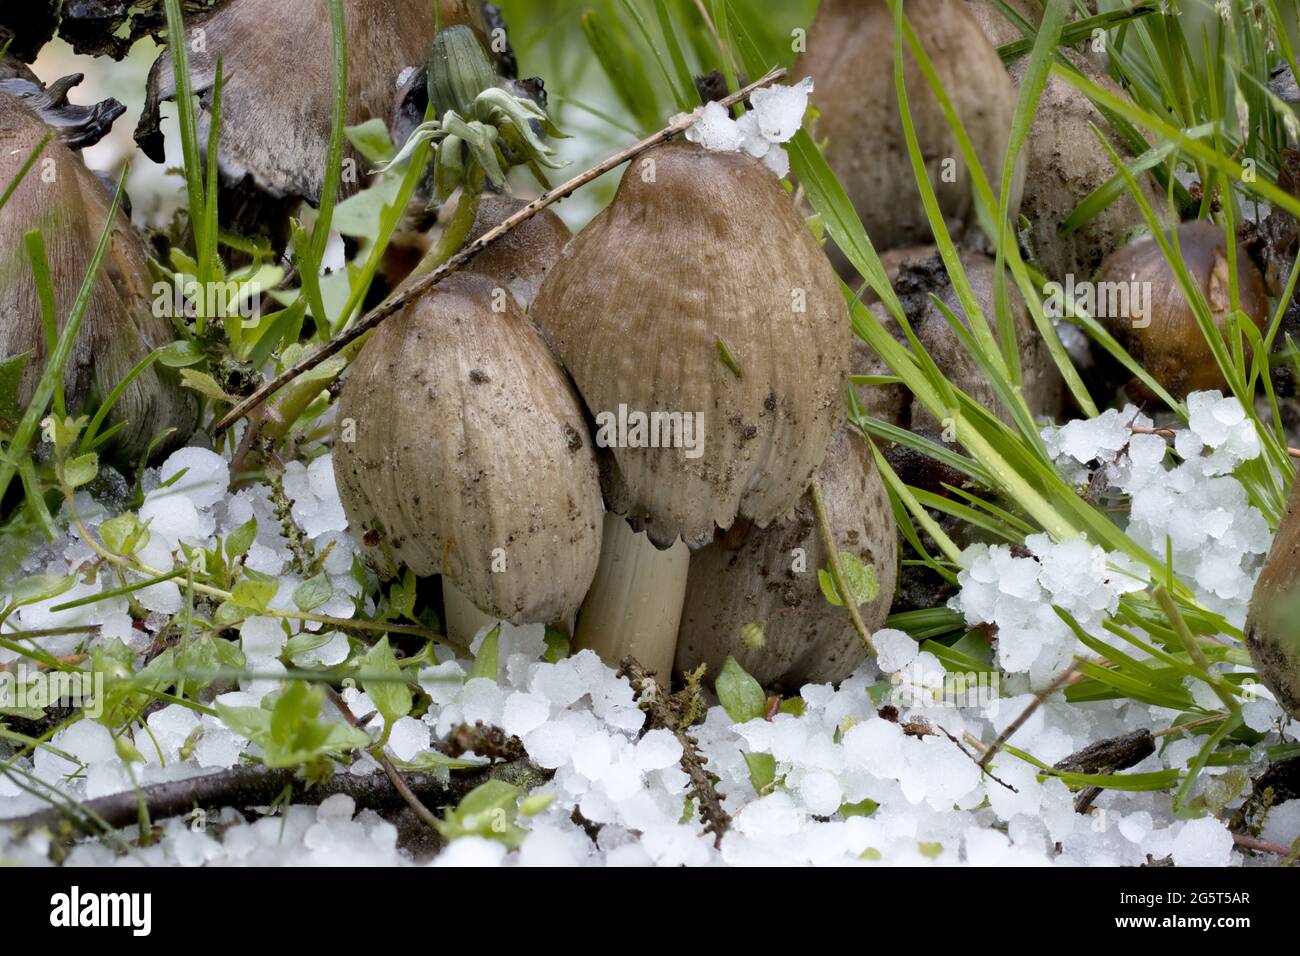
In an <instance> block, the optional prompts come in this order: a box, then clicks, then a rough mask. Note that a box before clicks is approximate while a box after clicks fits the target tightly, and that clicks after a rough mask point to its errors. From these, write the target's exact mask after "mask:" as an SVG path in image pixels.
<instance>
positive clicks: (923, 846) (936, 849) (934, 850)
mask: <svg viewBox="0 0 1300 956" xmlns="http://www.w3.org/2000/svg"><path fill="white" fill-rule="evenodd" d="M916 848H917V849H918V850H920V851H921V856H923V857H925V858H926V859H927V860H937V859H939V857H940V856H942V855H943V844H942V843H934V842H928V841H925V840H920V841H918V842H917V844H916Z"/></svg>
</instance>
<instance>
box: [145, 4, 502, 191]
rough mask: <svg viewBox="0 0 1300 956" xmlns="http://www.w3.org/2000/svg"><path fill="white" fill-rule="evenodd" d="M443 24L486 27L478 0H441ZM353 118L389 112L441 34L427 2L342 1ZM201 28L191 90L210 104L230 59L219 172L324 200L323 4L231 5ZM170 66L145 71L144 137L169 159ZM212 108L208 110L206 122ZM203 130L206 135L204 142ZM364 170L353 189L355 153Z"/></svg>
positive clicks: (329, 71) (326, 30)
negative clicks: (164, 126)
mask: <svg viewBox="0 0 1300 956" xmlns="http://www.w3.org/2000/svg"><path fill="white" fill-rule="evenodd" d="M439 4H440V5H441V8H442V21H441V22H442V25H443V26H444V27H446V26H450V25H452V24H454V23H464V24H468V25H472V26H475V27H478V28H479V29H481V30H483V31H484V35H485V36H486V27H485V25H484V21H483V19H482V11H481V9H480V8H479V6H478V4H476V3H474V2H472V0H439ZM344 12H345V15H346V21H347V34H348V107H347V122H348V124H349V125H353V124H356V123H360V122H362V121H364V120H366V119H368V118H370V117H374V116H380V117H384V118H385V119H386V118H387V116H388V112H389V108H390V107H391V105H392V100H393V95H394V92H395V90H396V89H397V81H398V78H399V76H400V74H401V72H402V70H403V69H404V68H406V67H408V66H411V65H414V64H417V63H421V62H423V60H424V57H425V55H426V54H427V52H428V47H429V43H430V42H431V41H432V39H433V35H434V32H435V24H436V21H435V18H436V15H437V13H438V6H437V5H435V4H434V3H433V2H431V0H346V2H345V4H344ZM187 29H188V30H189V33H190V35H191V36H193V35H196V31H199V30H202V31H203V34H202V38H203V43H202V49H198V50H196V49H194V46H195V45H196V44H193V43H192V44H191V49H190V51H189V54H188V55H189V62H190V74H191V76H192V78H193V86H194V89H195V92H197V93H200V94H203V96H204V102H205V105H206V103H207V100H208V98H209V97H210V95H211V89H212V86H213V83H214V81H215V75H216V61H217V56H218V55H220V56H221V58H222V75H223V82H222V98H221V99H222V102H221V115H222V123H221V145H220V159H221V170H222V174H223V176H224V177H225V178H226V179H227V180H234V181H239V180H242V179H244V178H245V176H249V177H251V178H252V180H253V182H254V183H255V184H256V185H257V187H258V188H260V189H261V190H262V191H263V192H265V193H266V194H268V195H270V196H272V197H274V198H283V197H297V198H301V199H305V200H307V201H308V202H309V203H312V204H313V205H315V204H316V203H318V202H319V201H320V197H321V191H322V188H323V181H322V177H323V176H324V171H325V167H326V156H327V154H328V152H329V139H330V130H331V126H332V115H333V86H334V80H333V62H334V58H333V41H332V31H331V28H330V16H329V5H328V3H327V0H295V2H292V3H286V2H284V0H228V2H227V3H225V4H224V5H222V6H220V7H218V8H217V9H216V10H215V11H214V12H213V13H211V14H209V15H206V16H199V17H194V18H193V19H192V20H190V21H189V23H188V24H187ZM175 95H176V87H175V82H174V78H173V72H172V61H171V57H170V55H169V54H167V53H166V52H164V53H163V54H162V56H160V57H159V58H158V60H157V62H155V63H154V66H153V69H152V70H151V71H150V74H149V95H148V99H147V101H146V104H145V109H144V113H143V115H142V116H141V118H140V126H139V128H137V130H136V141H137V142H138V143H139V144H140V146H141V148H142V149H143V150H144V151H145V153H146V155H148V156H149V157H150V158H151V159H153V160H154V161H155V162H162V158H163V145H162V134H161V132H160V130H159V125H158V124H159V115H158V109H159V106H160V105H161V103H162V101H163V100H170V99H173V98H174V97H175ZM206 116H207V114H206V112H205V113H204V117H205V119H206ZM205 134H206V131H205V130H201V131H200V136H201V139H202V141H203V142H206V135H205ZM348 158H350V159H351V160H352V161H353V163H354V164H355V166H354V168H355V169H356V171H357V173H358V175H357V176H355V177H352V178H351V179H349V177H346V176H345V177H344V182H343V183H342V184H341V190H342V194H343V195H345V196H346V195H347V194H349V193H350V192H353V191H355V189H356V188H357V187H358V186H359V185H360V183H361V182H363V181H364V180H365V178H366V173H367V169H368V167H367V163H366V161H365V159H363V158H362V157H361V156H360V155H358V154H357V153H356V152H355V151H352V150H351V149H350V148H349V152H348Z"/></svg>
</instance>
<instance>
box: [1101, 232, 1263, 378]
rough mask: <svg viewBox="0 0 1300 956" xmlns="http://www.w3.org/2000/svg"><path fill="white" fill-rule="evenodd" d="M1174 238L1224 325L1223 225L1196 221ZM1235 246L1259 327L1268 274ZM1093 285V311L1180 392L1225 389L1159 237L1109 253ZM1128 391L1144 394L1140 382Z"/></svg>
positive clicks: (1244, 305) (1227, 308)
mask: <svg viewBox="0 0 1300 956" xmlns="http://www.w3.org/2000/svg"><path fill="white" fill-rule="evenodd" d="M1177 239H1178V250H1179V252H1180V254H1181V257H1182V261H1183V263H1184V265H1185V266H1186V268H1187V272H1188V275H1189V276H1190V277H1191V280H1192V281H1193V282H1194V283H1196V285H1197V286H1198V287H1199V288H1200V290H1201V292H1202V293H1203V294H1204V296H1205V301H1206V303H1207V304H1208V305H1209V308H1210V312H1211V315H1212V316H1213V318H1214V322H1215V324H1216V325H1217V326H1218V328H1219V330H1220V331H1221V332H1222V331H1223V329H1224V323H1225V322H1226V320H1227V318H1228V316H1229V315H1231V314H1232V301H1231V294H1230V289H1231V286H1230V283H1229V274H1230V273H1229V263H1228V251H1227V248H1228V243H1227V239H1226V237H1225V236H1224V232H1223V229H1222V227H1220V226H1218V225H1216V224H1215V223H1212V222H1208V221H1206V220H1197V221H1195V222H1188V223H1184V224H1183V225H1181V226H1179V227H1178V230H1177ZM1233 247H1234V255H1235V256H1236V259H1237V282H1238V291H1239V295H1240V305H1241V310H1242V312H1243V313H1245V315H1246V318H1247V319H1248V320H1249V321H1250V322H1252V323H1253V324H1254V325H1255V326H1256V328H1261V329H1262V328H1264V326H1265V325H1266V323H1267V320H1268V293H1267V291H1266V289H1265V286H1264V277H1263V276H1262V275H1261V274H1260V271H1259V269H1258V267H1257V266H1256V265H1255V264H1254V263H1253V262H1252V261H1251V259H1250V256H1249V255H1247V253H1246V251H1245V249H1244V248H1243V247H1242V246H1241V245H1240V244H1239V243H1237V242H1234V243H1233ZM1090 288H1092V289H1095V290H1096V291H1095V292H1094V294H1093V296H1092V297H1093V298H1094V299H1095V302H1093V303H1092V314H1093V315H1094V316H1095V317H1096V318H1097V319H1098V320H1099V321H1101V322H1102V323H1103V324H1104V325H1105V326H1106V327H1107V328H1108V329H1109V330H1110V332H1111V334H1112V335H1114V336H1115V337H1116V338H1117V339H1119V341H1120V342H1121V343H1122V344H1123V345H1124V347H1125V348H1127V349H1128V351H1129V354H1130V355H1132V357H1133V358H1134V359H1135V360H1136V361H1137V362H1138V363H1139V364H1140V365H1141V366H1142V367H1143V368H1144V369H1146V370H1147V371H1148V372H1149V373H1150V374H1151V376H1152V377H1153V378H1154V379H1155V380H1156V381H1157V382H1159V383H1160V384H1161V385H1162V386H1164V387H1165V388H1166V389H1168V390H1169V392H1170V393H1171V394H1172V395H1173V396H1174V397H1175V398H1182V397H1183V396H1185V395H1187V394H1188V393H1189V392H1199V391H1206V390H1209V389H1216V388H1217V389H1220V390H1223V389H1226V388H1227V382H1226V381H1225V380H1224V377H1223V371H1222V370H1221V369H1220V368H1219V365H1218V363H1217V362H1216V361H1215V359H1214V353H1213V352H1212V351H1211V350H1210V345H1209V343H1208V342H1207V341H1206V339H1205V336H1204V335H1203V334H1202V333H1201V328H1200V326H1199V325H1198V324H1197V322H1196V314H1195V312H1194V311H1193V309H1192V306H1191V304H1190V303H1189V302H1188V300H1187V297H1186V296H1185V295H1184V294H1183V290H1182V287H1181V286H1179V284H1178V280H1177V279H1176V278H1175V277H1174V274H1173V271H1172V270H1171V269H1170V268H1169V264H1168V262H1167V261H1166V260H1165V256H1164V253H1163V252H1162V251H1161V249H1160V246H1159V245H1158V244H1157V243H1156V241H1155V240H1154V239H1143V240H1140V241H1138V242H1134V243H1131V244H1129V245H1128V246H1125V247H1124V248H1123V249H1120V250H1119V251H1118V252H1115V253H1114V254H1113V255H1111V256H1110V257H1108V258H1107V259H1106V261H1105V262H1104V263H1102V266H1101V270H1100V272H1099V273H1098V275H1097V279H1096V281H1095V283H1094V284H1093V285H1092V286H1091V287H1090ZM1085 304H1087V303H1085ZM1129 390H1130V393H1133V394H1134V397H1147V396H1146V394H1145V393H1146V389H1145V388H1144V387H1143V386H1142V385H1141V384H1140V383H1139V382H1137V381H1133V382H1131V383H1130V384H1129Z"/></svg>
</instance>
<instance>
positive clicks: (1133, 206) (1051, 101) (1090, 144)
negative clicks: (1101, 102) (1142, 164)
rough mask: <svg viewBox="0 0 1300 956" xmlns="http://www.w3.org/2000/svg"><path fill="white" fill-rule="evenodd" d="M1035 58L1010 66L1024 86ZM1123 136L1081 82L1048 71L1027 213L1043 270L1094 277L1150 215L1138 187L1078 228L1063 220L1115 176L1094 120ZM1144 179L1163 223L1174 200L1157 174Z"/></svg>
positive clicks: (1075, 58) (1096, 76)
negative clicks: (1136, 195) (1137, 196)
mask: <svg viewBox="0 0 1300 956" xmlns="http://www.w3.org/2000/svg"><path fill="white" fill-rule="evenodd" d="M1065 55H1066V56H1068V57H1069V58H1070V61H1071V62H1072V63H1073V64H1074V65H1075V66H1076V67H1077V68H1078V69H1079V70H1080V71H1082V72H1083V74H1084V76H1086V77H1087V78H1088V79H1089V80H1091V81H1092V82H1093V83H1096V84H1097V85H1098V86H1100V87H1101V88H1102V89H1104V90H1107V91H1108V92H1110V93H1113V94H1115V95H1116V96H1123V95H1124V94H1123V91H1122V90H1120V88H1119V87H1118V86H1116V85H1115V83H1114V82H1112V81H1111V79H1110V78H1109V77H1108V76H1106V75H1104V74H1103V73H1101V72H1100V71H1099V70H1098V69H1097V68H1096V67H1095V66H1093V65H1092V64H1091V63H1090V62H1088V61H1087V60H1086V59H1084V58H1083V57H1082V56H1079V55H1078V54H1075V53H1066V54H1065ZM1028 63H1029V61H1028V59H1027V58H1026V59H1021V60H1018V61H1016V62H1015V63H1014V64H1012V65H1011V66H1010V72H1011V77H1012V79H1013V80H1014V81H1015V84H1016V87H1017V89H1019V87H1020V83H1021V81H1022V80H1023V78H1024V74H1025V71H1026V69H1027V68H1028ZM1093 126H1096V127H1097V128H1098V129H1100V130H1102V131H1104V132H1106V133H1107V135H1108V137H1109V138H1110V140H1111V142H1113V143H1116V137H1115V136H1114V134H1113V133H1112V132H1111V131H1110V126H1109V124H1108V123H1107V121H1106V118H1105V117H1104V116H1102V114H1101V112H1100V111H1099V110H1098V109H1097V107H1095V106H1093V105H1092V102H1091V101H1090V100H1089V99H1088V98H1087V97H1086V96H1084V95H1083V94H1082V93H1080V92H1079V91H1078V90H1077V89H1075V88H1074V87H1073V86H1071V85H1070V84H1069V83H1067V82H1066V81H1065V80H1063V79H1062V78H1061V77H1059V76H1057V75H1056V74H1054V73H1053V74H1051V75H1050V76H1048V78H1047V85H1046V86H1045V87H1044V88H1043V95H1042V97H1041V98H1040V99H1039V101H1038V109H1037V110H1036V111H1035V112H1034V122H1033V125H1032V126H1031V127H1030V129H1029V136H1028V138H1027V139H1026V140H1025V155H1026V157H1027V163H1028V166H1027V173H1026V176H1025V191H1024V195H1023V196H1022V197H1021V200H1020V212H1021V215H1023V216H1025V217H1026V218H1027V219H1028V220H1029V224H1030V236H1031V237H1032V241H1033V244H1034V250H1035V252H1036V253H1037V256H1038V261H1039V264H1040V265H1041V267H1042V269H1043V273H1044V274H1045V275H1047V276H1048V277H1050V278H1053V279H1060V280H1064V279H1065V277H1066V276H1067V275H1073V276H1074V278H1075V280H1076V281H1078V282H1082V281H1084V280H1085V279H1087V278H1089V277H1090V276H1092V274H1093V273H1094V272H1096V271H1097V267H1098V266H1100V265H1101V263H1102V260H1103V259H1105V258H1106V256H1108V255H1110V254H1111V253H1112V252H1114V251H1115V250H1116V249H1119V248H1120V247H1121V246H1123V245H1124V244H1125V243H1126V242H1128V240H1129V239H1131V238H1132V237H1133V233H1134V232H1135V231H1136V230H1137V229H1139V228H1140V227H1142V226H1143V225H1144V224H1145V222H1146V220H1145V219H1144V218H1143V216H1142V213H1141V211H1140V210H1139V209H1138V205H1137V203H1136V202H1135V201H1134V199H1133V196H1132V194H1131V193H1130V192H1129V191H1128V190H1127V189H1125V190H1124V191H1123V193H1122V194H1121V195H1120V196H1119V197H1117V198H1116V199H1115V200H1114V201H1113V202H1111V203H1109V204H1108V205H1107V206H1106V208H1104V209H1103V210H1101V212H1099V213H1097V215H1095V216H1093V217H1092V218H1091V219H1089V220H1088V221H1087V222H1086V223H1084V224H1083V225H1082V226H1080V227H1079V228H1078V229H1076V230H1074V231H1073V232H1070V233H1062V232H1061V231H1060V228H1059V227H1060V226H1061V224H1062V223H1063V222H1065V220H1066V217H1068V216H1069V215H1070V213H1071V212H1073V211H1074V208H1075V207H1076V206H1078V205H1079V203H1081V202H1083V200H1084V199H1085V198H1087V197H1088V196H1089V195H1090V194H1091V193H1092V192H1093V191H1094V190H1096V189H1099V188H1100V187H1101V186H1102V185H1103V184H1104V183H1105V182H1106V181H1107V180H1109V179H1110V178H1111V177H1112V176H1114V175H1115V166H1114V164H1113V163H1112V162H1111V160H1110V154H1109V153H1108V152H1107V151H1106V149H1105V147H1104V146H1102V144H1101V142H1100V141H1099V140H1098V139H1097V135H1096V134H1095V133H1094V132H1093V131H1092V127H1093ZM1116 149H1117V151H1118V152H1119V155H1120V158H1121V159H1123V160H1125V161H1128V160H1131V159H1133V155H1132V153H1130V152H1129V150H1128V149H1126V148H1125V147H1124V145H1123V144H1122V143H1116ZM1138 184H1139V186H1141V188H1142V192H1143V194H1144V195H1145V197H1146V199H1147V202H1149V203H1150V204H1151V207H1152V208H1153V209H1154V210H1155V212H1156V215H1157V217H1158V218H1159V220H1160V222H1161V223H1162V225H1164V226H1166V227H1168V224H1169V203H1168V201H1167V200H1166V199H1165V197H1164V196H1163V195H1161V194H1160V192H1159V191H1158V190H1157V189H1156V187H1155V185H1154V184H1153V182H1152V181H1151V177H1150V176H1148V175H1146V174H1145V173H1144V174H1141V175H1140V176H1139V178H1138Z"/></svg>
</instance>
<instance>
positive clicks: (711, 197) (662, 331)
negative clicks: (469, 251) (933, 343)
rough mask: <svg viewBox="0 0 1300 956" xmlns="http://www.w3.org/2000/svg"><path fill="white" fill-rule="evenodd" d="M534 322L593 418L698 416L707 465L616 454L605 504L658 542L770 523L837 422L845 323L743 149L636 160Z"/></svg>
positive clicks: (660, 151)
mask: <svg viewBox="0 0 1300 956" xmlns="http://www.w3.org/2000/svg"><path fill="white" fill-rule="evenodd" d="M801 310H802V311H801ZM532 317H533V319H534V321H536V322H537V324H538V325H539V326H540V327H541V329H542V331H543V332H544V333H545V334H546V335H547V336H548V337H549V338H550V340H551V342H552V343H553V344H554V346H555V347H556V349H557V351H558V353H559V355H560V356H561V358H562V359H563V360H564V364H565V366H566V367H567V368H568V369H569V371H570V373H571V374H572V375H573V377H574V380H575V381H576V382H577V385H578V389H579V391H580V392H581V393H582V395H583V397H584V398H585V399H586V402H587V407H588V408H589V409H590V410H591V412H592V413H593V414H594V415H596V416H597V417H598V424H599V416H600V415H602V414H605V413H609V414H616V413H617V411H618V409H619V407H620V405H624V406H626V407H627V409H629V410H631V411H639V412H643V413H645V414H647V415H649V414H651V413H654V412H661V413H674V412H676V413H681V414H700V413H702V415H703V423H704V449H703V454H702V455H700V456H699V457H695V458H691V457H687V455H686V454H685V453H684V449H683V448H680V447H679V448H621V447H620V448H613V449H612V456H611V457H612V459H613V467H612V468H611V470H610V472H609V474H607V475H606V479H607V480H606V485H605V490H606V500H607V502H608V503H609V507H610V510H612V511H615V512H617V513H619V514H624V515H627V516H628V518H629V519H630V520H631V521H632V522H633V524H634V526H635V525H638V524H641V525H644V527H645V530H646V531H647V533H648V534H649V536H650V538H651V540H653V541H654V542H655V544H657V545H659V546H660V547H667V546H669V545H671V544H672V542H673V541H675V540H676V539H677V538H679V537H681V538H684V539H685V540H686V542H687V544H692V545H699V544H704V543H706V542H708V541H709V540H712V537H713V532H714V529H715V528H728V527H730V526H731V524H732V522H733V521H735V519H736V518H737V517H738V516H745V517H749V518H752V519H753V520H755V521H756V522H757V523H758V524H760V525H766V524H767V523H768V522H770V521H771V520H772V519H774V518H776V517H777V516H779V515H780V514H782V513H783V512H784V511H786V510H787V509H788V508H789V507H790V506H791V505H792V504H793V503H794V502H795V501H796V500H798V498H799V496H800V495H801V494H803V492H804V490H805V489H806V488H807V487H808V483H809V481H810V480H811V479H812V476H813V474H814V473H815V472H816V470H817V468H818V466H819V465H820V464H821V462H822V459H823V458H824V457H825V454H826V449H827V447H828V445H829V443H830V440H831V437H832V436H833V434H834V431H835V428H836V426H837V424H838V422H839V421H840V420H841V418H842V415H843V408H844V387H845V384H846V380H847V372H848V358H849V344H850V343H849V339H850V329H849V321H848V310H847V307H846V305H845V302H844V299H843V297H842V296H841V294H840V287H839V283H838V281H837V279H836V277H835V273H834V271H833V270H832V269H831V267H830V263H829V262H828V261H827V260H826V257H825V256H824V255H823V254H822V250H821V247H820V246H819V245H818V244H817V242H816V240H815V239H814V238H813V236H812V234H811V233H810V232H809V231H808V229H807V227H806V225H805V224H804V222H803V220H802V218H801V217H800V216H799V214H798V212H797V211H796V210H795V208H794V205H793V204H792V203H791V202H790V199H789V197H788V196H787V195H786V193H785V192H784V191H783V190H782V189H781V187H780V186H779V185H778V183H777V181H776V179H775V178H773V176H772V174H771V173H770V172H768V170H767V169H766V168H765V167H764V166H763V165H762V164H761V163H759V162H758V161H757V160H754V159H752V158H750V157H749V156H745V155H740V154H736V153H713V152H708V151H706V150H704V149H702V148H700V147H698V146H695V145H692V144H690V143H672V144H669V145H665V146H660V147H657V148H656V149H654V150H651V151H650V152H648V153H647V154H645V156H643V157H642V158H641V159H640V160H638V161H637V162H636V163H634V164H633V165H632V166H631V167H630V168H629V170H628V172H627V173H626V175H624V177H623V181H622V184H621V185H620V186H619V190H618V194H617V196H616V197H615V199H614V202H613V203H612V204H611V205H610V206H609V208H607V209H606V210H605V211H604V212H602V213H601V214H600V215H599V216H598V217H597V218H596V219H595V220H594V221H593V222H592V223H591V224H590V225H589V226H588V227H587V228H586V229H585V230H583V231H582V232H581V233H580V234H579V235H578V237H577V238H576V239H574V241H573V242H572V243H570V245H569V247H568V248H567V249H566V250H565V253H564V255H563V257H562V258H561V259H560V261H559V262H558V263H557V264H556V265H555V267H554V268H553V269H552V270H551V274H550V275H549V276H548V277H547V279H546V281H545V282H544V283H543V284H542V291H541V293H540V294H539V295H538V298H537V301H536V303H535V304H534V306H533V311H532ZM720 344H721V348H725V350H726V351H727V352H728V353H729V355H730V356H731V357H732V358H733V359H734V364H735V366H736V368H735V370H733V369H732V368H731V367H730V365H729V363H728V362H727V361H724V359H723V358H722V353H721V350H720Z"/></svg>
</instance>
